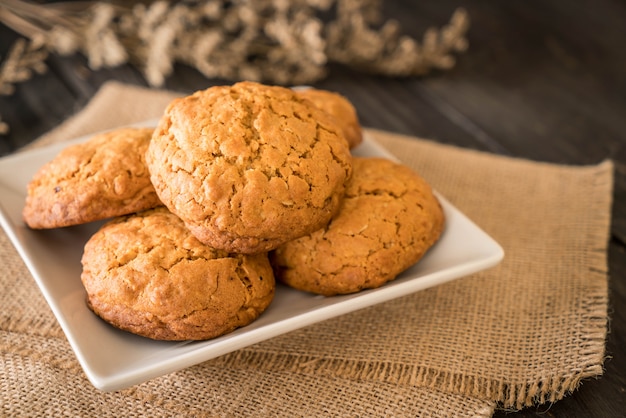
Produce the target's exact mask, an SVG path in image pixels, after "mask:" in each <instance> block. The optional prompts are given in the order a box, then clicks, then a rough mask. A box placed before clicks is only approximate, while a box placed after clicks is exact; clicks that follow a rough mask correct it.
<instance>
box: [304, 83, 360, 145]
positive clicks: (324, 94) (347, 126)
mask: <svg viewBox="0 0 626 418" xmlns="http://www.w3.org/2000/svg"><path fill="white" fill-rule="evenodd" d="M296 91H297V92H298V94H299V95H301V96H302V97H306V98H307V99H309V100H311V101H312V102H313V103H314V104H315V105H316V106H317V107H319V108H320V109H322V110H324V111H326V112H327V113H329V114H330V115H331V116H333V117H334V118H335V119H336V121H337V123H338V124H339V126H341V129H342V131H343V134H344V136H345V138H346V140H347V141H348V145H349V147H350V149H352V148H354V147H356V146H357V145H359V144H360V143H361V142H363V130H362V128H361V123H360V122H359V117H358V115H357V113H356V109H355V108H354V106H353V105H352V103H350V101H349V100H348V99H347V98H346V97H344V96H342V95H341V94H339V93H335V92H332V91H328V90H322V89H314V88H307V89H301V90H296Z"/></svg>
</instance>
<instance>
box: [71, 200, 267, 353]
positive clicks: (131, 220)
mask: <svg viewBox="0 0 626 418" xmlns="http://www.w3.org/2000/svg"><path fill="white" fill-rule="evenodd" d="M82 264H83V273H82V276H81V279H82V281H83V284H84V286H85V289H86V290H87V295H88V304H89V307H90V308H91V309H92V310H93V311H94V312H95V313H96V314H97V315H98V316H100V317H101V318H103V319H104V320H105V321H107V322H109V323H111V324H112V325H114V326H115V327H118V328H120V329H123V330H126V331H130V332H132V333H135V334H138V335H142V336H145V337H148V338H152V339H157V340H178V341H180V340H205V339H209V338H214V337H217V336H220V335H223V334H225V333H228V332H230V331H232V330H234V329H236V328H238V327H242V326H245V325H248V324H249V323H251V322H252V321H254V320H255V319H256V318H257V317H258V316H259V315H260V314H261V313H262V312H263V311H264V310H265V309H266V308H267V306H268V305H269V304H270V302H271V301H272V298H273V296H274V290H275V282H274V276H273V273H272V268H271V266H270V264H269V261H268V258H267V254H256V255H240V254H229V253H227V252H225V251H221V250H215V249H213V248H211V247H208V246H206V245H204V244H202V243H201V242H200V241H198V240H197V239H196V238H195V237H194V236H193V235H191V233H190V232H189V231H188V230H187V229H186V228H185V226H184V224H183V222H182V221H181V220H180V219H179V218H178V217H176V216H175V215H173V214H172V213H171V212H169V211H168V210H167V209H166V208H164V207H160V208H156V209H152V210H148V211H146V212H142V213H138V214H134V215H128V216H124V217H120V218H116V219H114V220H112V221H109V222H108V223H107V224H105V225H104V226H103V227H102V228H101V229H100V230H98V231H97V232H96V233H95V234H94V235H93V236H92V238H91V239H90V240H89V241H88V242H87V244H86V245H85V251H84V254H83V258H82Z"/></svg>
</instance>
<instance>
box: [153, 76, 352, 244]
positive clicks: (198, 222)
mask: <svg viewBox="0 0 626 418" xmlns="http://www.w3.org/2000/svg"><path fill="white" fill-rule="evenodd" d="M146 161H147V164H148V168H149V170H150V174H151V179H152V183H153V184H154V186H155V188H156V190H157V193H158V195H159V197H160V199H161V200H162V201H163V203H164V204H165V205H166V206H167V207H168V208H169V209H170V210H171V211H172V212H173V213H175V214H176V215H178V216H179V217H180V218H181V219H182V220H183V221H184V222H185V224H186V225H187V227H188V228H189V229H190V230H191V232H192V233H193V234H194V235H195V236H196V237H197V238H198V239H199V240H200V241H202V242H204V243H205V244H207V245H211V246H213V247H215V248H220V249H224V250H228V251H232V252H241V253H255V252H266V251H268V250H271V249H272V248H276V247H277V246H278V245H280V244H282V243H284V242H286V241H289V240H291V239H294V238H296V237H299V236H302V235H305V234H308V233H310V232H312V231H314V230H316V229H319V228H321V227H322V226H323V225H325V224H326V223H328V220H329V219H330V218H331V217H332V216H333V214H334V213H335V212H336V210H337V208H338V207H339V203H340V201H341V197H342V195H343V191H344V188H345V183H346V181H347V179H348V178H349V177H350V174H351V170H352V166H351V161H352V157H351V155H350V150H349V149H348V146H347V142H346V140H345V138H344V137H343V135H342V133H341V129H340V128H339V127H338V126H337V125H336V123H335V122H334V121H333V120H332V118H331V117H330V116H329V115H327V114H326V113H325V112H323V111H321V110H320V109H318V108H317V107H315V106H314V105H313V104H312V103H311V102H310V101H308V100H306V99H303V98H301V97H300V96H299V95H297V94H296V93H295V92H293V91H292V90H290V89H287V88H283V87H273V86H266V85H262V84H258V83H252V82H241V83H237V84H234V85H233V86H215V87H211V88H209V89H207V90H203V91H198V92H196V93H194V94H193V95H191V96H187V97H184V98H180V99H176V100H174V101H173V102H172V103H171V104H170V105H169V106H168V107H167V109H166V110H165V113H164V115H163V116H162V117H161V119H160V121H159V124H158V126H157V128H156V130H155V133H154V135H153V137H152V141H151V143H150V146H149V148H148V152H147V154H146Z"/></svg>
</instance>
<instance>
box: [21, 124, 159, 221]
mask: <svg viewBox="0 0 626 418" xmlns="http://www.w3.org/2000/svg"><path fill="white" fill-rule="evenodd" d="M152 131H153V129H152V128H121V129H116V130H112V131H109V132H105V133H101V134H97V135H94V136H93V137H91V138H90V139H89V140H87V141H86V142H83V143H79V144H75V145H71V146H69V147H67V148H66V149H64V150H63V151H61V152H60V153H59V154H58V155H57V156H56V157H55V158H54V159H53V160H51V161H50V162H48V163H47V164H45V165H44V166H42V167H41V168H40V169H39V171H38V172H37V173H36V174H35V175H34V176H33V179H32V180H31V182H30V183H29V184H28V189H27V197H26V204H25V207H24V209H23V212H22V214H23V218H24V221H25V222H26V223H27V225H28V226H30V227H31V228H56V227H62V226H69V225H77V224H81V223H86V222H91V221H96V220H100V219H105V218H110V217H114V216H118V215H124V214H128V213H132V212H136V211H140V210H145V209H148V208H153V207H155V206H158V205H160V204H161V202H160V201H159V198H158V196H157V195H156V192H155V190H154V187H153V186H152V183H151V182H150V175H149V172H148V169H147V167H146V164H145V158H144V154H145V151H146V149H147V148H148V144H149V142H150V138H151V135H152Z"/></svg>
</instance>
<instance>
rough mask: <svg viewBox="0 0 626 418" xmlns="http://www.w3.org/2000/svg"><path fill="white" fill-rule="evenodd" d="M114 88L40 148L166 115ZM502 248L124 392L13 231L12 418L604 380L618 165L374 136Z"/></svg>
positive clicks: (158, 105)
mask: <svg viewBox="0 0 626 418" xmlns="http://www.w3.org/2000/svg"><path fill="white" fill-rule="evenodd" d="M175 95H176V94H175V93H172V92H166V91H155V90H148V89H142V88H138V87H131V86H126V85H122V84H119V83H115V82H112V83H109V84H106V85H105V86H104V87H103V88H102V89H101V90H100V91H99V92H98V94H97V95H96V96H95V97H94V98H93V100H92V101H91V102H90V103H89V104H88V105H87V106H86V108H85V109H84V110H83V111H81V112H80V113H78V114H77V115H76V116H75V117H73V118H71V119H69V120H68V121H67V122H66V123H64V124H62V125H61V126H60V127H59V128H58V129H55V130H54V131H53V132H50V133H49V134H47V135H45V136H44V137H43V138H41V140H39V141H37V142H36V143H35V144H33V146H41V145H44V144H48V143H53V142H58V141H63V140H66V139H70V138H73V137H76V136H80V135H83V134H86V133H90V132H93V131H97V130H101V129H106V128H110V127H114V126H117V125H123V124H128V123H132V122H136V121H141V120H145V119H150V118H155V117H158V116H159V115H160V114H161V112H162V110H163V109H164V107H165V105H166V104H167V103H168V102H169V101H170V100H171V99H172V98H173V97H174V96H175ZM369 132H370V133H371V135H372V136H373V137H374V138H375V139H376V140H377V141H379V142H380V143H381V144H383V145H384V146H385V147H386V148H387V149H389V150H390V151H391V152H393V153H394V154H395V155H397V156H398V157H399V158H400V159H401V160H402V161H403V162H404V163H406V164H407V165H409V166H411V167H413V168H414V169H415V170H417V171H418V172H420V173H421V174H422V175H423V176H424V177H425V178H426V179H427V180H428V181H430V182H431V184H432V185H433V186H434V187H435V188H436V189H437V190H439V191H440V192H441V193H442V194H443V195H444V196H446V197H447V198H448V199H449V200H450V201H451V202H452V203H453V204H454V205H455V206H456V207H458V208H459V209H460V210H461V211H463V212H464V213H466V214H467V215H468V216H469V217H470V218H471V219H473V220H474V221H475V222H476V223H477V224H478V225H480V226H481V227H482V228H483V229H484V230H485V231H486V232H487V233H489V234H490V235H491V236H493V237H494V238H495V239H496V240H497V241H498V242H499V243H500V244H501V245H502V246H503V247H504V249H505V252H506V256H505V259H504V261H503V262H502V263H501V264H500V265H498V266H497V267H495V268H492V269H489V270H487V271H484V272H481V273H479V274H474V275H472V276H469V277H465V278H462V279H459V280H456V281H453V282H450V283H448V284H445V285H441V286H438V287H435V288H431V289H428V290H425V291H421V292H418V293H415V294H411V295H407V296H405V297H402V298H400V299H396V300H393V301H390V302H387V303H383V304H380V305H377V306H374V307H371V308H367V309H364V310H361V311H358V312H354V313H352V314H349V315H345V316H342V317H339V318H336V319H332V320H328V321H325V322H322V323H319V324H316V325H313V326H309V327H306V328H303V329H301V330H298V331H294V332H291V333H288V334H285V335H283V336H280V337H277V338H273V339H271V340H267V341H265V342H262V343H260V344H257V345H254V346H251V347H249V348H246V349H242V350H240V351H237V352H234V353H232V354H228V355H225V356H223V357H220V358H217V359H214V360H211V361H207V362H205V363H203V364H200V365H197V366H194V367H191V368H188V369H185V370H182V371H180V372H176V373H172V374H170V375H167V376H163V377H160V378H157V379H154V380H151V381H149V382H145V383H143V384H140V385H137V386H135V387H132V388H130V389H127V390H123V391H120V392H112V393H105V392H100V391H98V390H96V389H95V388H93V387H92V386H91V385H90V383H89V382H88V380H87V379H86V377H85V376H84V374H83V372H82V369H81V368H80V366H79V365H78V362H77V361H76V359H75V358H74V355H73V353H72V351H71V350H70V347H69V344H68V343H67V341H66V339H65V337H64V335H63V333H62V331H61V330H60V327H59V326H58V325H57V323H56V321H55V319H54V317H53V315H52V313H51V311H50V310H49V308H48V306H47V304H46V303H45V301H44V299H43V297H42V296H41V295H40V293H39V291H38V289H37V287H36V285H35V282H34V280H33V279H32V278H31V276H30V274H29V273H28V271H27V270H26V268H25V267H24V265H23V263H22V261H21V259H20V258H19V257H18V255H17V253H16V252H15V250H14V249H13V247H12V246H11V244H10V243H9V241H8V240H7V238H6V236H5V235H4V233H2V234H1V235H0V260H1V266H2V267H1V269H2V273H1V276H0V280H1V282H0V289H1V291H0V329H1V331H0V354H1V356H2V360H1V362H0V413H1V414H2V415H3V416H7V415H8V416H40V415H43V414H44V413H45V415H47V416H59V415H62V416H95V415H98V416H114V417H119V416H463V417H469V416H480V417H487V416H491V415H492V414H493V412H494V410H495V408H511V409H515V408H521V407H523V406H527V405H532V404H537V403H541V402H546V401H556V400H559V399H561V398H562V397H564V396H566V395H567V394H568V393H569V392H571V391H573V390H575V389H576V387H577V386H578V384H579V383H580V381H581V380H582V379H585V378H589V377H593V376H599V375H601V374H602V371H603V369H602V364H603V360H604V355H605V352H604V350H605V348H604V347H605V346H604V343H605V337H606V333H607V322H608V318H607V299H608V296H607V293H608V286H607V251H606V250H607V242H608V233H609V224H610V206H611V197H612V184H613V177H612V176H613V167H612V164H611V162H609V161H606V162H603V163H600V164H599V165H595V166H585V167H572V166H561V165H551V164H545V163H537V162H532V161H525V160H520V159H512V158H506V157H501V156H494V155H490V154H486V153H480V152H476V151H471V150H464V149H458V148H455V147H451V146H445V145H440V144H436V143H433V142H430V141H425V140H421V139H417V138H410V137H406V136H400V135H397V134H392V133H388V132H382V131H376V130H369Z"/></svg>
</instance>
